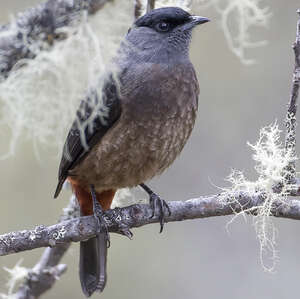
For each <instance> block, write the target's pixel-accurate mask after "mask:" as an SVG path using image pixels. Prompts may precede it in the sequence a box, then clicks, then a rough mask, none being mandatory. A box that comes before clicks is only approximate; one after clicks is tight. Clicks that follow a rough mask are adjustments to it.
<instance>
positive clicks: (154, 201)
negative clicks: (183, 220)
mask: <svg viewBox="0 0 300 299" xmlns="http://www.w3.org/2000/svg"><path fill="white" fill-rule="evenodd" d="M140 186H141V187H142V188H143V189H144V190H145V191H146V192H147V193H148V194H149V196H150V198H149V201H150V206H151V208H152V215H151V218H153V217H154V215H155V211H156V208H157V206H158V208H159V223H160V231H159V232H160V233H161V232H162V231H163V228H164V224H165V217H166V212H165V210H167V211H168V215H169V216H170V215H171V210H170V207H169V205H168V204H167V202H166V201H165V200H163V199H161V198H160V197H159V196H158V195H157V194H156V193H154V192H153V191H152V190H151V189H150V188H149V187H148V186H147V185H145V184H144V183H142V184H140Z"/></svg>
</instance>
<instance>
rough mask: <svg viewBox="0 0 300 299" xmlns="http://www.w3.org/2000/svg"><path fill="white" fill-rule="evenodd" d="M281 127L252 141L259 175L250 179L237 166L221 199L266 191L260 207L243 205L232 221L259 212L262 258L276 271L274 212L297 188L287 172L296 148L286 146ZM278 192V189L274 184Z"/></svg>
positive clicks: (257, 226) (257, 228)
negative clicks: (292, 183)
mask: <svg viewBox="0 0 300 299" xmlns="http://www.w3.org/2000/svg"><path fill="white" fill-rule="evenodd" d="M280 138H281V131H280V130H279V127H278V125H277V123H274V124H272V125H270V126H267V127H264V128H262V129H261V131H260V137H259V140H258V141H257V142H256V143H255V144H251V143H248V145H249V146H250V147H251V149H252V150H253V152H254V153H253V156H252V158H253V160H254V162H255V170H256V172H257V179H256V180H255V181H250V180H248V179H247V178H246V176H245V175H244V173H243V172H241V171H237V170H233V171H232V172H231V174H230V175H229V177H228V178H227V181H228V182H229V183H230V187H228V188H222V189H223V190H222V191H223V194H222V195H223V196H221V201H226V202H227V203H228V198H231V200H229V202H230V201H232V202H236V197H235V195H236V194H240V193H245V194H247V195H249V196H257V194H258V193H260V194H263V201H262V204H261V205H259V206H258V207H253V208H249V209H243V210H242V211H241V212H239V213H237V214H235V216H234V217H233V219H232V220H231V221H230V223H232V222H233V220H234V219H236V218H237V217H238V216H241V215H242V216H245V215H247V214H248V213H252V212H255V215H254V216H253V225H254V227H255V231H256V235H257V238H258V241H259V244H260V260H261V264H262V266H263V268H264V270H266V271H273V270H274V269H275V266H276V262H277V259H278V255H277V250H276V236H277V229H276V228H275V226H274V223H273V221H272V218H271V217H270V216H271V214H272V213H271V212H272V207H273V204H274V202H281V203H282V204H285V205H286V204H288V201H287V196H288V194H289V191H290V190H292V189H293V188H294V186H293V185H291V184H288V183H287V181H286V179H285V178H286V176H287V174H288V172H289V170H288V165H289V163H291V162H295V160H296V157H295V155H294V153H293V151H292V150H286V149H285V147H284V145H283V144H282V143H281V141H280ZM276 186H280V188H276V192H275V191H274V187H276Z"/></svg>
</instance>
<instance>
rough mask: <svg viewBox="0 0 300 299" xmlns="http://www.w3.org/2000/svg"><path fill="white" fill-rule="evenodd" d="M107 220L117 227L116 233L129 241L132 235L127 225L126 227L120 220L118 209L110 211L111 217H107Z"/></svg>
mask: <svg viewBox="0 0 300 299" xmlns="http://www.w3.org/2000/svg"><path fill="white" fill-rule="evenodd" d="M109 219H110V220H111V221H112V223H113V224H114V225H115V226H116V227H117V231H118V232H119V233H120V234H122V235H124V236H126V237H127V238H129V239H130V240H131V239H132V237H133V233H132V232H131V231H130V229H129V227H128V225H126V224H125V223H124V222H123V220H122V214H121V209H120V208H114V209H113V210H111V215H109Z"/></svg>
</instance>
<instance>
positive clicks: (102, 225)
mask: <svg viewBox="0 0 300 299" xmlns="http://www.w3.org/2000/svg"><path fill="white" fill-rule="evenodd" d="M91 195H92V200H93V211H94V216H95V218H96V219H97V222H98V229H99V231H98V233H105V235H106V242H107V248H109V247H110V237H109V232H108V229H107V225H106V222H105V219H104V213H103V209H102V207H101V205H100V203H99V202H98V200H97V197H96V191H95V187H94V185H91Z"/></svg>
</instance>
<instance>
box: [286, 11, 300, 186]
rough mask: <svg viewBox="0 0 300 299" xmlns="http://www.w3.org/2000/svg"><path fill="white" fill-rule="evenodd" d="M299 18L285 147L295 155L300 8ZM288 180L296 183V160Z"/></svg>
mask: <svg viewBox="0 0 300 299" xmlns="http://www.w3.org/2000/svg"><path fill="white" fill-rule="evenodd" d="M297 13H298V15H299V19H298V22H297V31H296V41H295V42H294V44H293V50H294V53H295V68H294V73H293V80H292V90H291V96H290V101H289V105H288V110H287V115H286V137H285V148H286V151H288V150H290V151H292V154H293V156H296V114H297V106H298V103H297V100H298V94H299V85H300V9H298V11H297ZM287 173H288V175H287V176H286V180H287V181H288V182H291V183H294V181H295V176H296V163H295V161H293V162H290V163H289V165H288V167H287Z"/></svg>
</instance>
